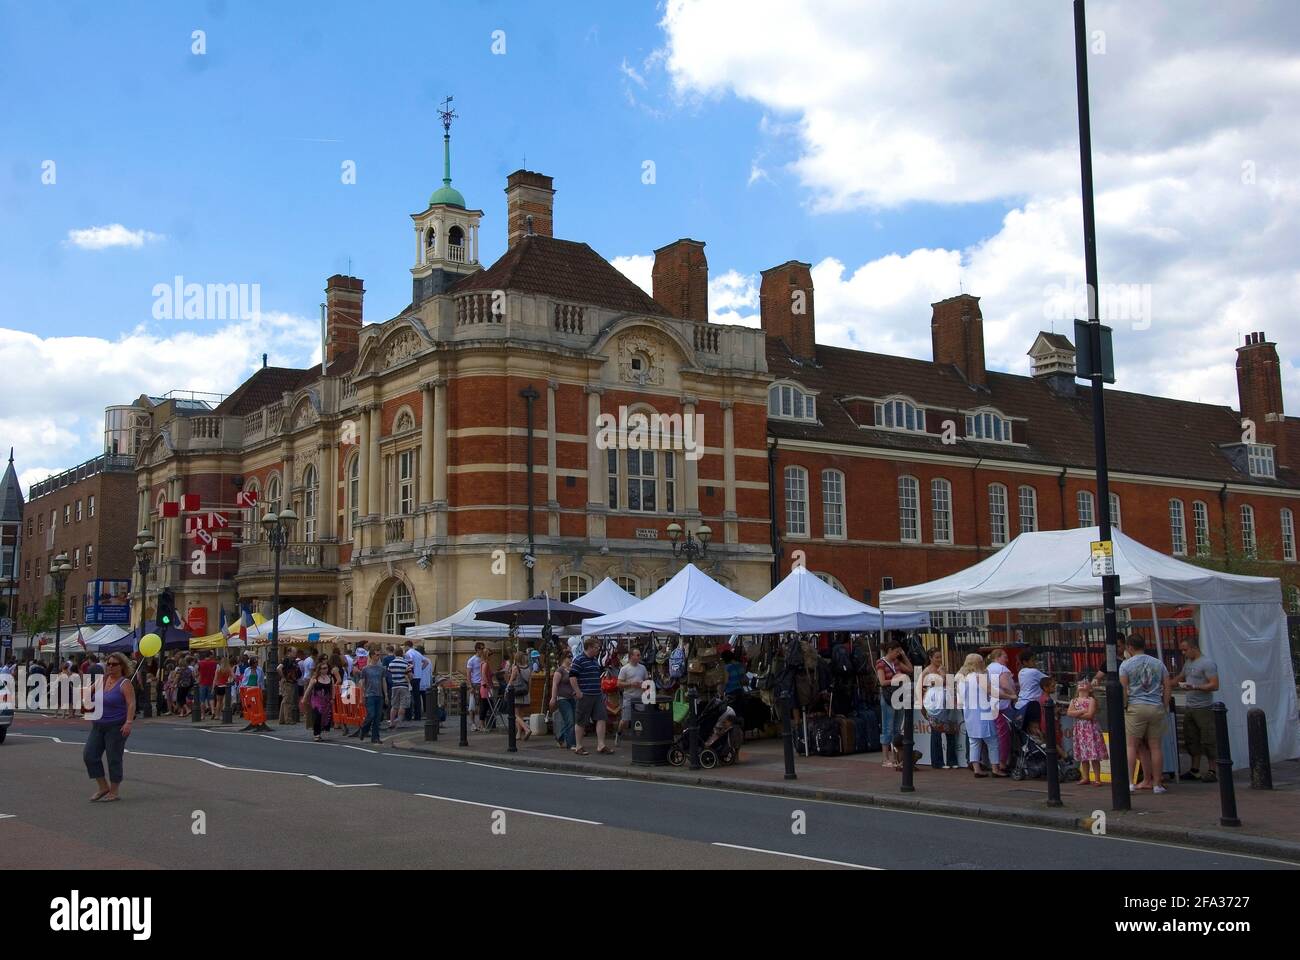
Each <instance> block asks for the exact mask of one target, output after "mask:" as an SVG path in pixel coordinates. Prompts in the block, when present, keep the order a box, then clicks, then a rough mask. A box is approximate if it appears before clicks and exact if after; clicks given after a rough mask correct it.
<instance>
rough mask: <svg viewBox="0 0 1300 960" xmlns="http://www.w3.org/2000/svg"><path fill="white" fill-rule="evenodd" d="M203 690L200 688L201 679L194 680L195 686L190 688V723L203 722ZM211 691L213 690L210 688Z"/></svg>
mask: <svg viewBox="0 0 1300 960" xmlns="http://www.w3.org/2000/svg"><path fill="white" fill-rule="evenodd" d="M202 689H203V688H202V687H200V686H199V678H198V677H195V678H194V686H192V687H190V707H191V708H192V709H191V710H190V721H191V722H192V723H200V722H202V720H203V695H202V694H201V693H200V692H199V691H201V690H202ZM208 689H209V690H211V689H212V688H211V687H209V688H208Z"/></svg>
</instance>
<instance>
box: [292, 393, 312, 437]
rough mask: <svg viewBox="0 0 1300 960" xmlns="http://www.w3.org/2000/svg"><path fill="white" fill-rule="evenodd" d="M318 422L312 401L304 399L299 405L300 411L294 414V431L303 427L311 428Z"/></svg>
mask: <svg viewBox="0 0 1300 960" xmlns="http://www.w3.org/2000/svg"><path fill="white" fill-rule="evenodd" d="M315 422H316V411H315V410H314V409H313V408H312V405H311V401H310V400H308V399H306V398H304V399H303V400H302V402H301V403H299V404H298V409H297V410H295V411H294V414H293V429H295V430H298V429H301V428H302V427H309V426H311V425H312V424H313V423H315Z"/></svg>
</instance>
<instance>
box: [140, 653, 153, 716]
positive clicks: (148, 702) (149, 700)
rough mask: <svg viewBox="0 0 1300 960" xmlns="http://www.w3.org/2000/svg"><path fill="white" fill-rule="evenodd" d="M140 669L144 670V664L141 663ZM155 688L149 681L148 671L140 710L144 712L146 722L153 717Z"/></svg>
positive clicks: (145, 676)
mask: <svg viewBox="0 0 1300 960" xmlns="http://www.w3.org/2000/svg"><path fill="white" fill-rule="evenodd" d="M139 669H141V670H144V663H143V662H141V664H140V667H139ZM152 690H153V687H152V686H151V684H150V681H149V672H148V671H147V670H146V671H145V675H144V696H142V697H141V698H140V701H141V703H140V708H141V709H142V710H143V711H144V718H145V719H146V720H148V719H150V718H151V717H153V697H151V696H150V693H151V691H152Z"/></svg>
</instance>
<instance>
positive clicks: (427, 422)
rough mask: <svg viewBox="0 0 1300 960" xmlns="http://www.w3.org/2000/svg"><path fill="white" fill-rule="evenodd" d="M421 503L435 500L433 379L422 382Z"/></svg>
mask: <svg viewBox="0 0 1300 960" xmlns="http://www.w3.org/2000/svg"><path fill="white" fill-rule="evenodd" d="M420 399H421V403H422V408H421V413H420V503H421V504H422V505H423V504H427V503H430V502H431V501H432V500H433V470H434V466H433V416H434V414H433V381H432V380H426V381H425V382H424V383H422V384H420Z"/></svg>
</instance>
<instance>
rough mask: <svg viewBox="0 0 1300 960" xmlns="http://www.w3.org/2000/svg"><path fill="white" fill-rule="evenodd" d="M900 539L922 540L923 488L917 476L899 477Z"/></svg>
mask: <svg viewBox="0 0 1300 960" xmlns="http://www.w3.org/2000/svg"><path fill="white" fill-rule="evenodd" d="M898 539H899V540H901V541H902V542H903V543H920V542H921V490H920V485H919V484H918V483H917V482H916V477H899V478H898Z"/></svg>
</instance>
